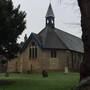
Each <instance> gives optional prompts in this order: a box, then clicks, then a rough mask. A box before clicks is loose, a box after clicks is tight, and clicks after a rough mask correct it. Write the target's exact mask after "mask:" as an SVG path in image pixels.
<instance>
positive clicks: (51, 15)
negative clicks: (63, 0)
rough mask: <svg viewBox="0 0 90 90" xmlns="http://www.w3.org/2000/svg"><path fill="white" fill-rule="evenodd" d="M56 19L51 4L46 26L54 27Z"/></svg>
mask: <svg viewBox="0 0 90 90" xmlns="http://www.w3.org/2000/svg"><path fill="white" fill-rule="evenodd" d="M54 18H55V16H54V13H53V9H52V5H51V3H50V4H49V7H48V10H47V14H46V26H50V27H54V25H55V23H54Z"/></svg>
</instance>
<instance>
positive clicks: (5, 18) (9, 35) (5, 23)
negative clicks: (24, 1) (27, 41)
mask: <svg viewBox="0 0 90 90" xmlns="http://www.w3.org/2000/svg"><path fill="white" fill-rule="evenodd" d="M25 16H26V13H25V12H23V11H20V5H18V7H16V8H14V6H13V2H12V0H0V55H3V56H5V57H6V58H7V59H11V58H14V57H15V56H16V53H17V52H18V50H19V48H18V44H17V38H18V37H19V35H20V34H22V32H23V31H24V29H25V28H26V26H25V24H26V21H25Z"/></svg>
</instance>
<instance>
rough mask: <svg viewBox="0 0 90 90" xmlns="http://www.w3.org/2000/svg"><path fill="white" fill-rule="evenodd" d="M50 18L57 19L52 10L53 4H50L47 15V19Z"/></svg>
mask: <svg viewBox="0 0 90 90" xmlns="http://www.w3.org/2000/svg"><path fill="white" fill-rule="evenodd" d="M50 16H52V17H55V16H54V13H53V9H52V5H51V3H50V4H49V7H48V10H47V14H46V17H50Z"/></svg>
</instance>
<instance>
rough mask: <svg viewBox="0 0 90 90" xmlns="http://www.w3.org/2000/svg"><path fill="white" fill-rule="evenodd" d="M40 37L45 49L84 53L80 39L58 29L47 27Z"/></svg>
mask: <svg viewBox="0 0 90 90" xmlns="http://www.w3.org/2000/svg"><path fill="white" fill-rule="evenodd" d="M38 36H39V37H40V38H41V43H42V46H43V48H46V49H52V48H54V49H68V50H72V51H76V52H82V53H83V52H84V50H83V42H82V40H81V39H80V38H78V37H76V36H73V35H71V34H69V33H66V32H64V31H62V30H59V29H57V28H51V27H46V28H44V29H43V30H42V31H41V32H40V33H39V34H38Z"/></svg>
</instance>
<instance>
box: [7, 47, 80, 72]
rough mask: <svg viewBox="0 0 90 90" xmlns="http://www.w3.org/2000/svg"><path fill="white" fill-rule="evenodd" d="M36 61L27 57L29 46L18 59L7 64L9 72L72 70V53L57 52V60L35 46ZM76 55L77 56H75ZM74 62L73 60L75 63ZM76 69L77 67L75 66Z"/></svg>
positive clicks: (48, 52) (49, 52)
mask: <svg viewBox="0 0 90 90" xmlns="http://www.w3.org/2000/svg"><path fill="white" fill-rule="evenodd" d="M37 48H38V49H37V51H38V53H37V54H38V55H37V59H33V60H32V59H31V58H30V57H29V46H28V47H27V48H26V49H25V50H24V52H22V53H21V54H19V55H18V58H16V59H14V60H11V61H10V62H9V64H8V71H9V72H41V71H42V70H53V71H54V70H55V71H56V70H58V71H64V70H65V67H68V69H69V70H70V71H71V69H72V67H73V66H72V52H71V51H67V50H57V58H51V51H50V50H48V49H47V50H46V49H40V48H39V47H38V46H37ZM77 55H78V54H77ZM75 61H76V60H74V62H75ZM76 67H77V66H76Z"/></svg>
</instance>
